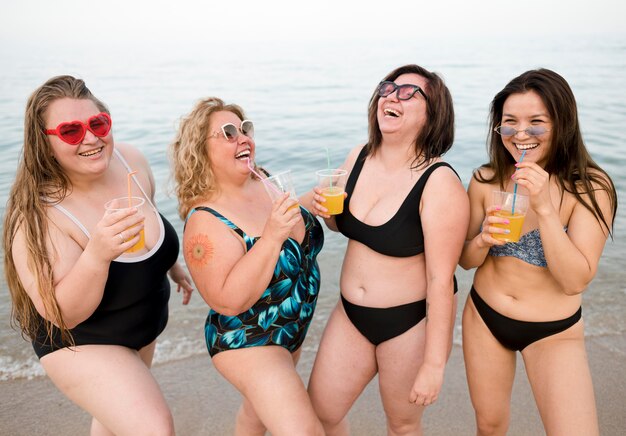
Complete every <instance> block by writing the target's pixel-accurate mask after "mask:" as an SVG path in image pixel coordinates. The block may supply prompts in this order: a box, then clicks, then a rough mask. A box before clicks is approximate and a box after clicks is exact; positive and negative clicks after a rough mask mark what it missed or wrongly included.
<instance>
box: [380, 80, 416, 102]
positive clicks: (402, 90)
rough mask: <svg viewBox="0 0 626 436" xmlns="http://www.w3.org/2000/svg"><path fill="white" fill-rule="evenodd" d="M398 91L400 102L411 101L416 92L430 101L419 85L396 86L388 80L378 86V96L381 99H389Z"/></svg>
mask: <svg viewBox="0 0 626 436" xmlns="http://www.w3.org/2000/svg"><path fill="white" fill-rule="evenodd" d="M396 91H398V92H397V94H396V95H397V96H398V100H409V99H411V98H412V97H413V96H414V95H415V93H416V92H419V93H420V94H422V96H424V99H425V100H426V101H428V97H427V96H426V94H424V91H423V90H422V88H420V87H419V86H417V85H410V84H406V85H396V84H395V83H394V82H390V81H388V80H386V81H384V82H380V83H379V84H378V95H379V96H381V97H388V96H390V95H391V94H393V93H394V92H396Z"/></svg>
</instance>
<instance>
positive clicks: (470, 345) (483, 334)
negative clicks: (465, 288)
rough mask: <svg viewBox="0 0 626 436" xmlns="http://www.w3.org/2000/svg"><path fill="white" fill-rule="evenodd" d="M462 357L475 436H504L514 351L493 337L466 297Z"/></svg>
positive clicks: (508, 417)
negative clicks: (474, 421) (474, 419)
mask: <svg viewBox="0 0 626 436" xmlns="http://www.w3.org/2000/svg"><path fill="white" fill-rule="evenodd" d="M463 358H464V359H465V371H466V374H467V384H468V386H469V391H470V397H471V399H472V405H473V406H474V411H475V413H476V426H477V433H478V434H479V435H505V434H506V432H507V429H508V427H509V421H510V415H511V409H510V407H511V406H510V405H511V392H512V390H513V381H514V378H515V352H513V351H511V350H508V349H507V348H505V347H503V346H502V344H500V343H499V342H498V341H497V339H496V338H494V337H493V335H492V334H491V332H490V331H489V329H488V328H487V326H486V325H485V323H484V322H483V320H482V318H481V317H480V315H479V314H478V312H477V311H476V307H474V303H473V302H472V299H471V298H470V297H468V298H467V302H466V303H465V309H464V310H463Z"/></svg>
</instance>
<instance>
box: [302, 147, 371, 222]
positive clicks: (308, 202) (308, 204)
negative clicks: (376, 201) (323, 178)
mask: <svg viewBox="0 0 626 436" xmlns="http://www.w3.org/2000/svg"><path fill="white" fill-rule="evenodd" d="M362 149H363V145H359V146H357V147H354V148H353V149H352V150H350V153H348V156H347V157H346V160H345V161H344V163H343V164H342V165H341V166H340V167H339V168H341V169H345V170H346V171H347V173H348V176H347V177H349V175H350V172H351V171H352V167H354V163H355V162H356V159H357V157H358V156H359V153H360V152H361V150H362ZM346 181H347V179H346ZM343 196H344V197H343V198H344V200H345V199H346V197H347V196H348V194H347V193H345V192H344V194H343ZM325 201H326V199H325V198H324V197H323V196H322V192H321V190H320V189H319V188H318V187H317V186H316V187H314V188H313V189H312V190H311V191H309V192H307V193H306V194H304V195H303V196H302V197H300V204H302V205H303V206H304V207H305V208H307V209H308V210H310V211H311V213H313V214H314V215H317V216H320V217H322V218H324V222H325V223H326V226H327V227H328V228H329V229H330V230H332V231H334V232H336V231H338V229H337V224H336V222H335V216H334V215H332V216H331V215H328V209H326V207H325V206H324V202H325Z"/></svg>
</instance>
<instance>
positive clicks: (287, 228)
mask: <svg viewBox="0 0 626 436" xmlns="http://www.w3.org/2000/svg"><path fill="white" fill-rule="evenodd" d="M301 219H302V214H301V213H300V207H299V206H298V202H297V201H295V200H294V199H293V198H290V197H289V194H288V193H286V194H283V195H282V196H281V197H279V198H278V199H277V200H276V201H275V202H274V204H273V205H272V212H271V214H270V216H269V218H268V219H267V221H266V223H265V228H264V229H263V233H262V235H261V237H262V238H264V239H266V240H267V239H269V240H271V241H273V242H276V243H278V244H280V245H282V244H283V242H284V241H285V240H286V239H287V238H288V237H289V234H290V233H291V231H292V230H293V228H294V226H295V225H296V224H297V223H298V222H299V221H300V220H301Z"/></svg>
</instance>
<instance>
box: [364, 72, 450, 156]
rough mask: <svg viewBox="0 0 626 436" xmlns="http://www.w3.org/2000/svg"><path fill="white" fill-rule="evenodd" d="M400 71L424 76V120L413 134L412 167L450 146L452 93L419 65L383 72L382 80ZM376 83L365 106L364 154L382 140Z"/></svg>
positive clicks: (392, 77) (375, 147)
mask: <svg viewBox="0 0 626 436" xmlns="http://www.w3.org/2000/svg"><path fill="white" fill-rule="evenodd" d="M403 74H417V75H419V76H422V77H424V78H425V79H426V82H427V83H426V89H424V90H423V91H424V93H425V94H426V95H427V96H428V99H427V100H426V122H425V124H424V127H423V128H422V129H421V130H420V132H419V133H418V135H417V137H416V138H415V148H414V150H415V156H416V157H415V160H414V161H413V163H412V167H413V168H416V167H419V166H420V165H422V164H424V163H428V162H430V160H431V159H433V158H436V157H440V156H442V155H443V154H444V153H446V152H447V151H448V150H450V147H452V143H453V142H454V106H453V104H452V96H451V95H450V91H449V90H448V88H447V87H446V85H445V83H444V81H443V79H442V78H441V77H440V76H439V75H438V74H436V73H433V72H430V71H428V70H426V69H425V68H422V67H420V66H419V65H414V64H410V65H404V66H402V67H399V68H396V69H395V70H393V71H392V72H391V73H389V74H387V76H385V78H384V79H383V80H382V81H387V80H389V81H394V80H396V79H397V78H398V77H400V76H401V75H403ZM378 100H380V96H379V95H378V85H377V86H376V89H375V90H374V93H373V94H372V98H371V99H370V102H369V109H368V130H369V138H368V142H367V145H366V146H365V147H366V151H367V154H368V155H370V154H374V153H376V150H377V149H378V148H379V147H380V144H381V142H382V133H381V131H380V128H379V126H378Z"/></svg>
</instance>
